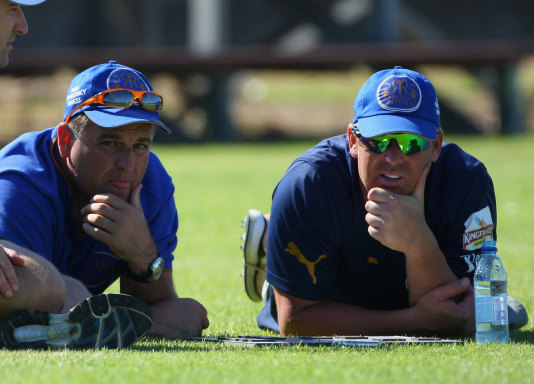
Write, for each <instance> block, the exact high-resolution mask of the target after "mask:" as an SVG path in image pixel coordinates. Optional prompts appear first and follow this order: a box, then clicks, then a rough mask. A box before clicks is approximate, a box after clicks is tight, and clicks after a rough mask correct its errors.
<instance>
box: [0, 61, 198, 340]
mask: <svg viewBox="0 0 534 384" xmlns="http://www.w3.org/2000/svg"><path fill="white" fill-rule="evenodd" d="M162 106H163V98H162V96H161V95H159V94H158V93H156V92H154V91H153V89H152V87H151V85H150V83H149V82H148V80H147V79H146V77H145V76H144V75H143V74H142V73H140V72H138V71H136V70H134V69H132V68H130V67H126V66H124V65H121V64H119V63H117V62H114V61H110V62H109V63H106V64H101V65H96V66H94V67H91V68H89V69H87V70H85V71H83V72H82V73H80V74H79V75H77V76H76V77H75V78H74V79H73V80H72V82H71V84H70V86H69V89H68V92H67V98H66V102H65V114H64V116H63V121H62V122H61V123H60V124H59V125H58V126H56V127H54V128H49V129H46V130H44V131H41V132H31V133H26V134H23V135H21V136H20V137H19V138H17V139H16V140H14V141H13V142H11V143H10V144H8V145H7V146H6V147H4V148H3V149H2V150H1V151H0V234H1V235H2V238H4V239H7V240H9V242H12V243H13V244H17V246H15V245H13V248H14V249H17V247H24V248H25V249H28V250H31V252H33V253H32V254H31V255H30V256H31V257H29V258H25V259H24V258H23V257H22V256H18V255H14V256H13V257H12V259H11V264H13V265H14V267H13V268H12V269H13V270H14V271H12V272H11V273H12V274H13V275H15V277H16V285H17V286H18V289H17V290H16V292H13V291H11V292H7V291H8V290H9V286H8V288H7V289H6V286H5V285H2V284H1V282H0V294H1V295H2V296H3V297H1V298H0V319H4V320H3V321H0V347H6V348H12V349H16V348H43V347H68V348H80V349H85V348H102V347H106V348H119V349H120V348H125V347H128V346H129V345H131V344H132V343H134V342H136V341H137V340H139V339H140V338H142V337H143V336H144V335H145V334H147V333H149V334H150V335H152V336H163V337H186V336H200V335H201V333H202V330H203V329H205V328H207V327H208V318H207V312H206V310H205V308H204V307H203V306H202V305H201V304H200V303H198V302H197V301H195V300H193V299H190V298H178V295H177V293H176V290H175V288H174V282H173V276H172V262H173V258H174V257H173V252H174V249H175V247H176V244H177V237H176V232H177V229H178V215H177V211H176V207H175V203H174V185H173V183H172V180H171V177H170V176H169V174H168V173H167V172H166V170H165V169H164V167H163V165H162V164H161V162H160V160H159V159H158V157H157V156H156V155H155V154H154V153H153V152H151V151H150V147H151V144H152V141H153V138H154V134H155V130H156V129H157V128H160V129H162V130H163V131H165V132H170V131H169V129H168V128H167V127H166V126H165V124H163V123H162V122H161V121H160V119H159V114H158V112H159V111H160V110H161V109H162ZM8 251H9V250H8ZM37 255H39V256H37ZM0 263H5V260H3V259H1V258H0ZM3 267H4V266H3ZM4 268H5V267H4ZM0 277H2V276H1V275H0ZM117 279H120V291H121V294H103V292H104V291H105V290H106V289H107V288H108V287H109V286H110V285H111V284H113V283H114V282H115V281H116V280H117ZM145 303H146V304H145ZM147 304H148V305H147Z"/></svg>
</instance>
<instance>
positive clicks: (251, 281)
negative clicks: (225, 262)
mask: <svg viewBox="0 0 534 384" xmlns="http://www.w3.org/2000/svg"><path fill="white" fill-rule="evenodd" d="M243 227H244V228H245V232H244V234H243V244H242V246H241V248H242V250H243V260H244V267H243V269H244V270H243V277H244V280H245V292H246V293H247V296H248V297H249V298H250V300H252V301H261V300H262V299H261V291H260V292H258V289H257V288H256V284H255V277H256V274H257V273H265V270H264V269H262V268H260V267H259V263H260V260H261V258H262V256H261V255H260V254H259V253H260V245H261V240H262V237H263V231H264V230H265V219H264V217H263V214H262V213H261V212H259V211H257V210H255V209H250V210H248V211H247V214H246V216H245V219H244V221H243Z"/></svg>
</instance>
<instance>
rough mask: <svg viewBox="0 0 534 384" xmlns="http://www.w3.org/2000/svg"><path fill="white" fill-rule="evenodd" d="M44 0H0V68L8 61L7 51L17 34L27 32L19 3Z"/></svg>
mask: <svg viewBox="0 0 534 384" xmlns="http://www.w3.org/2000/svg"><path fill="white" fill-rule="evenodd" d="M44 1H45V0H0V68H3V67H5V66H6V65H7V63H8V62H9V52H11V50H12V49H13V42H14V41H15V37H16V36H17V35H25V34H26V33H28V24H27V23H26V18H25V17H24V13H23V12H22V9H21V8H20V6H21V5H37V4H40V3H43V2H44Z"/></svg>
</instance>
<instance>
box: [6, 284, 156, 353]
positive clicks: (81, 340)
mask: <svg viewBox="0 0 534 384" xmlns="http://www.w3.org/2000/svg"><path fill="white" fill-rule="evenodd" d="M151 327H152V314H151V311H150V308H149V307H148V305H146V304H145V303H144V302H143V301H141V300H140V299H138V298H136V297H133V296H129V295H122V294H101V295H96V296H92V297H90V298H88V299H86V300H84V301H82V302H81V303H80V304H78V305H76V306H75V307H74V308H73V309H72V310H71V311H70V312H69V313H64V314H49V313H47V312H42V311H35V312H33V313H32V312H30V311H27V310H20V311H16V312H13V313H11V314H10V316H9V320H7V321H2V322H0V347H4V348H7V349H46V348H69V349H101V348H108V349H123V348H127V347H129V346H130V345H132V344H134V343H135V342H137V341H138V340H140V339H141V338H143V337H144V336H145V335H146V334H147V333H148V331H149V330H150V328H151Z"/></svg>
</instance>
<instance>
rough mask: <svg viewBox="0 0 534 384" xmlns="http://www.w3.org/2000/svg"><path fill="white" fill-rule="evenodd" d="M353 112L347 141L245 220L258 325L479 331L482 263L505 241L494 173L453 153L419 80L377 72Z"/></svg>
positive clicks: (309, 160) (518, 308)
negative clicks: (477, 289) (476, 276)
mask: <svg viewBox="0 0 534 384" xmlns="http://www.w3.org/2000/svg"><path fill="white" fill-rule="evenodd" d="M354 114H355V115H354V119H353V121H352V122H351V123H350V124H349V126H348V129H347V133H346V135H340V136H335V137H332V138H329V139H326V140H324V141H322V142H321V143H319V144H317V145H316V146H315V147H313V148H311V149H310V150H308V151H307V152H306V153H304V154H303V155H302V156H300V157H299V158H297V159H296V160H295V161H294V162H293V163H292V164H291V166H290V167H289V169H288V170H287V171H286V174H285V175H284V176H283V177H282V179H281V180H280V182H279V183H278V185H277V186H276V189H275V191H274V193H273V202H272V209H271V214H270V215H263V214H262V213H260V212H259V211H257V210H249V211H248V212H247V215H246V217H245V220H244V228H245V233H244V236H243V244H242V249H243V258H244V280H245V290H246V292H247V294H248V296H249V297H250V298H251V299H252V300H254V301H261V300H262V299H263V301H264V302H265V306H264V307H263V309H262V310H261V311H260V313H259V314H258V318H257V321H258V325H259V326H260V327H262V328H268V329H272V330H275V331H279V332H281V333H282V334H283V335H399V334H411V335H419V336H422V335H437V336H468V335H471V334H473V332H474V329H475V314H474V294H473V288H472V285H471V282H472V279H473V273H474V265H475V260H476V257H477V255H479V254H480V252H481V245H482V242H483V240H485V239H496V236H497V233H496V226H495V225H496V207H495V195H494V189H493V184H492V181H491V178H490V176H489V175H488V173H487V171H486V168H485V167H484V165H483V164H482V163H480V162H479V161H478V160H476V159H475V158H474V157H472V156H471V155H469V154H467V153H465V152H463V151H462V150H461V149H460V148H459V147H458V146H456V145H454V144H450V143H444V142H443V131H442V130H441V128H440V114H439V104H438V100H437V96H436V92H435V90H434V87H433V86H432V84H431V83H430V82H429V81H428V79H426V78H425V77H424V76H423V75H421V74H420V73H417V72H414V71H411V70H408V69H404V68H402V67H395V68H394V69H390V70H384V71H379V72H377V73H375V74H374V75H372V76H371V77H370V78H369V79H368V81H367V82H366V83H365V84H364V85H363V86H362V88H361V89H360V91H359V93H358V95H357V97H356V100H355V102H354ZM267 225H268V237H267V230H266V227H267ZM265 264H266V269H265ZM265 276H266V281H265ZM264 281H265V282H264ZM509 304H511V305H509V307H510V308H509V314H510V327H511V328H512V329H515V328H519V327H521V326H523V325H524V324H526V322H527V314H526V311H525V309H524V307H523V306H522V305H521V304H520V303H519V302H518V301H517V300H515V299H513V298H511V300H510V302H509Z"/></svg>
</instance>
